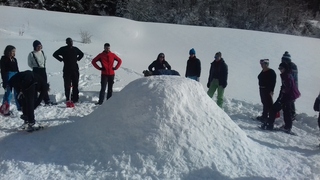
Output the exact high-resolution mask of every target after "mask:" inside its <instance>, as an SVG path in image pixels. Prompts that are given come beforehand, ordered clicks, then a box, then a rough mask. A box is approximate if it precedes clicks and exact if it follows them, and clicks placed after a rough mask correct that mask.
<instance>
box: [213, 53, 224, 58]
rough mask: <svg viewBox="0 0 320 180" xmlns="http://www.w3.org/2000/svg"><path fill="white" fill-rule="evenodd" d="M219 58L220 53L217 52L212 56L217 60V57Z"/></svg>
mask: <svg viewBox="0 0 320 180" xmlns="http://www.w3.org/2000/svg"><path fill="white" fill-rule="evenodd" d="M221 56H222V54H221V52H217V53H216V55H214V58H218V57H221Z"/></svg>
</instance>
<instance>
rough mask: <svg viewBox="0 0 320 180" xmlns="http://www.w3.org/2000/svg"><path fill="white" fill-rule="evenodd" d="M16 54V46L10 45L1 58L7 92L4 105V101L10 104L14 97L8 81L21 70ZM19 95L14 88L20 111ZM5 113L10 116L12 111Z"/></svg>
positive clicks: (3, 81) (3, 83) (2, 74)
mask: <svg viewBox="0 0 320 180" xmlns="http://www.w3.org/2000/svg"><path fill="white" fill-rule="evenodd" d="M15 55H16V48H15V47H14V46H12V45H8V46H6V48H5V50H4V53H3V56H2V57H1V60H0V67H1V78H2V87H3V88H4V90H5V93H4V95H3V100H2V105H3V104H4V103H8V104H9V105H10V102H11V98H12V88H11V87H9V86H8V81H9V80H10V78H11V77H12V76H13V75H15V74H17V73H18V72H19V68H18V61H17V59H16V58H15ZM17 95H18V94H17V90H16V89H14V98H15V103H16V106H17V109H18V111H20V110H21V107H20V105H19V102H18V99H17ZM4 115H5V116H9V115H10V112H9V113H8V114H4Z"/></svg>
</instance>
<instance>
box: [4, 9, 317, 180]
mask: <svg viewBox="0 0 320 180" xmlns="http://www.w3.org/2000/svg"><path fill="white" fill-rule="evenodd" d="M0 14H1V16H0V19H1V21H0V47H1V48H2V49H4V48H5V46H6V45H8V44H12V45H14V46H15V47H16V48H17V53H16V58H17V59H18V61H19V67H20V70H21V71H22V70H27V69H29V68H28V66H27V55H28V53H29V52H30V51H31V50H32V42H33V41H34V40H35V39H38V40H40V41H41V42H42V44H43V48H44V49H43V50H44V52H45V53H46V54H47V56H48V61H47V72H48V75H49V81H50V84H51V91H50V94H51V98H53V99H55V100H56V101H57V102H58V103H59V104H58V105H57V106H54V107H39V108H37V109H36V111H35V115H36V120H38V121H39V122H40V123H42V124H44V125H46V126H48V127H47V128H46V129H45V130H43V131H39V132H35V133H31V134H28V133H24V132H17V130H16V128H17V127H18V126H19V125H20V124H21V123H22V121H21V120H20V119H19V116H20V114H19V113H18V112H17V111H16V109H15V106H14V103H13V105H12V110H13V111H14V113H15V117H11V118H9V117H0V118H1V120H0V138H1V139H0V162H1V163H0V172H1V173H0V179H187V180H194V179H320V154H319V153H320V149H319V148H318V147H316V146H317V144H319V130H318V128H317V120H316V117H315V115H316V113H315V112H313V111H312V105H313V101H314V99H315V97H316V96H317V94H318V93H319V90H320V87H319V83H318V82H319V80H320V79H319V77H320V76H319V75H320V74H319V71H317V70H318V69H319V66H320V64H319V61H318V59H317V58H318V57H319V55H320V51H319V50H320V49H319V47H320V46H319V45H320V40H319V39H313V38H304V37H297V36H288V35H281V34H273V33H263V32H255V31H244V30H236V29H226V28H209V27H195V26H181V25H169V24H158V23H141V22H135V21H131V20H127V19H121V18H115V17H100V16H85V15H77V14H68V13H57V12H47V11H38V10H30V9H21V8H12V7H3V6H0ZM80 29H82V30H86V31H88V32H90V33H91V34H92V35H93V36H92V43H91V44H81V43H80V42H79V41H80V35H79V32H80ZM19 31H24V34H23V36H19ZM67 37H71V38H73V39H74V41H75V43H74V45H75V46H77V47H78V48H80V49H81V50H82V51H83V52H84V53H85V57H84V58H83V59H82V60H81V61H80V62H79V66H80V74H81V76H80V100H81V103H80V104H78V105H77V107H76V108H74V109H67V108H65V104H64V92H63V83H62V64H61V63H60V62H59V61H57V60H55V59H54V58H53V57H52V56H51V55H52V53H53V52H54V51H55V50H56V49H58V48H59V47H60V46H64V45H65V38H67ZM105 42H109V43H110V44H111V50H112V51H114V52H116V53H117V54H118V55H119V56H120V58H122V60H123V65H122V67H121V68H120V69H119V70H118V71H116V78H115V84H114V91H115V93H114V95H113V97H112V98H111V99H110V100H109V101H107V102H105V103H104V104H103V105H102V106H95V105H94V102H96V101H97V100H98V91H99V89H100V84H99V83H100V75H99V73H100V72H99V71H97V70H95V69H94V68H93V67H92V65H91V59H92V58H93V57H94V56H96V55H97V54H98V53H99V52H101V51H102V50H103V44H104V43H105ZM190 48H195V49H196V55H197V57H198V58H200V60H201V63H202V75H201V83H197V82H195V81H192V80H189V79H185V78H184V77H170V76H169V77H168V76H162V77H149V78H143V77H142V73H141V72H142V71H143V70H144V69H147V67H148V65H149V64H150V63H151V62H152V61H153V60H154V59H155V58H156V57H157V55H158V53H160V52H164V53H165V54H166V59H167V60H168V61H169V63H170V64H171V66H172V67H173V69H175V70H178V71H179V72H180V74H182V75H184V73H185V66H186V60H187V58H188V51H189V49H190ZM217 51H221V52H222V55H223V57H224V59H225V60H226V62H227V64H228V66H229V81H228V86H227V89H226V92H225V95H226V99H225V105H224V109H223V110H221V109H220V108H219V107H218V106H217V105H216V104H215V101H214V99H213V100H211V99H210V98H209V97H208V96H207V95H206V90H207V88H206V83H207V82H206V81H207V77H208V71H209V67H210V63H211V62H212V60H213V56H214V54H215V52H217ZM284 51H289V52H290V54H291V56H292V58H293V61H294V62H295V63H296V64H297V65H298V68H299V88H300V91H301V93H302V97H301V98H300V99H298V100H297V103H296V106H297V111H298V121H296V122H294V127H293V131H294V132H296V133H297V134H298V136H290V135H287V134H284V133H281V132H264V131H260V130H259V129H258V128H257V126H258V125H259V123H258V122H257V121H254V120H252V119H251V117H255V116H257V115H259V114H260V113H261V108H262V107H261V105H260V104H261V103H260V99H259V93H258V85H257V83H258V82H257V75H258V74H259V72H260V71H261V67H260V65H259V59H261V58H269V59H270V61H271V64H270V65H271V67H272V68H273V69H275V70H276V72H277V75H279V72H278V70H277V67H278V64H279V63H280V59H281V56H282V54H283V52H284ZM276 86H277V87H276V93H275V95H277V94H278V91H279V86H280V77H279V76H278V81H277V85H276ZM2 96H3V89H1V90H0V97H2ZM275 98H276V97H275ZM276 123H277V124H278V125H280V124H282V120H281V119H280V120H277V121H276Z"/></svg>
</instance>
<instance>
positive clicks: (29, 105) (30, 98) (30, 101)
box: [23, 85, 35, 125]
mask: <svg viewBox="0 0 320 180" xmlns="http://www.w3.org/2000/svg"><path fill="white" fill-rule="evenodd" d="M23 94H24V100H25V101H24V107H23V112H24V113H25V114H26V116H27V119H28V124H30V125H33V124H34V123H35V120H34V102H35V101H34V99H35V97H34V96H35V85H31V86H30V87H29V88H28V89H27V90H25V91H24V92H23Z"/></svg>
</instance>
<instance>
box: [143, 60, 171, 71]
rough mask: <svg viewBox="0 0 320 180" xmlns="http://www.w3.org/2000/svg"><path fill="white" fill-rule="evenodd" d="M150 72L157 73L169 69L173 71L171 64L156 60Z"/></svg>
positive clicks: (151, 65) (150, 67)
mask: <svg viewBox="0 0 320 180" xmlns="http://www.w3.org/2000/svg"><path fill="white" fill-rule="evenodd" d="M153 68H154V70H153ZM148 69H149V71H152V72H153V71H157V70H160V69H169V70H171V66H170V64H169V63H168V62H167V61H166V60H162V61H160V60H154V61H153V62H152V63H151V64H150V65H149V67H148Z"/></svg>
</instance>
